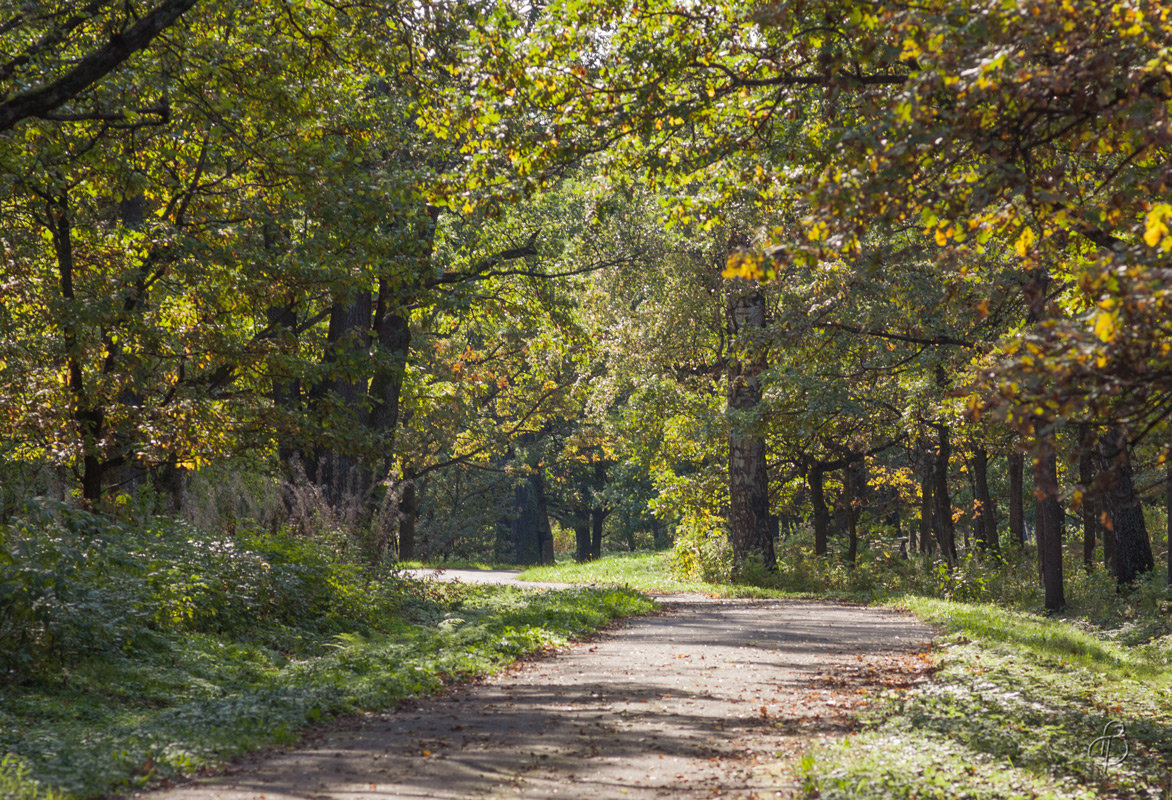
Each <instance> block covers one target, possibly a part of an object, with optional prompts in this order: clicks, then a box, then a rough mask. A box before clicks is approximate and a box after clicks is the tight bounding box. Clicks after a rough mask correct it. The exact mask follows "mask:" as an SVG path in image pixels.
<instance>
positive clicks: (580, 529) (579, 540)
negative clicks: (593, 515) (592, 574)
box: [574, 509, 591, 564]
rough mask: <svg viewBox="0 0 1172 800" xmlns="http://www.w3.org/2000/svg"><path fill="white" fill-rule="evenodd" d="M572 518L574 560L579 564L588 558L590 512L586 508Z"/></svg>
mask: <svg viewBox="0 0 1172 800" xmlns="http://www.w3.org/2000/svg"><path fill="white" fill-rule="evenodd" d="M581 511H582V513H581V514H580V515H579V516H577V517H576V518H575V519H574V560H575V561H577V562H578V563H579V564H582V563H585V562H587V561H589V560H590V557H591V556H590V514H589V512H587V511H586V509H582V510H581Z"/></svg>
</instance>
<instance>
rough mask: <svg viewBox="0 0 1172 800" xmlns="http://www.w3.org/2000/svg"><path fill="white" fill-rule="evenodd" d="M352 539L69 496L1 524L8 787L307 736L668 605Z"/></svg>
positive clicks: (106, 784) (65, 783) (115, 777)
mask: <svg viewBox="0 0 1172 800" xmlns="http://www.w3.org/2000/svg"><path fill="white" fill-rule="evenodd" d="M345 544H346V540H345V539H344V538H339V537H330V536H325V535H323V536H321V537H298V536H291V535H287V534H283V533H272V532H266V531H249V530H241V531H238V532H237V533H236V534H234V535H226V534H212V533H208V532H206V531H201V530H197V529H194V528H191V527H189V526H187V525H184V524H182V523H179V522H177V521H175V520H167V519H147V520H141V521H135V522H133V523H131V522H125V521H119V520H115V519H108V518H105V517H99V516H96V515H93V514H89V513H87V512H84V511H80V510H77V509H71V508H67V507H62V508H45V509H43V510H41V511H38V512H37V513H36V514H32V513H30V515H29V517H27V518H21V519H18V520H17V521H16V522H14V523H12V524H10V525H7V526H0V800H76V799H78V798H91V797H98V796H102V795H107V794H110V793H116V792H126V791H129V790H134V789H138V788H141V787H143V786H147V785H150V784H153V783H158V782H160V781H164V780H167V779H170V778H174V777H177V776H181V775H187V774H191V773H193V772H196V771H200V770H204V769H208V768H214V767H216V766H219V765H221V764H223V763H225V761H227V760H228V759H231V758H234V757H236V756H238V755H241V754H243V753H245V752H247V751H250V750H254V749H257V748H260V747H265V746H270V745H283V744H291V743H293V742H295V741H296V740H297V739H298V738H299V737H300V736H301V733H302V732H303V731H304V730H305V729H306V728H307V727H308V726H312V725H315V724H320V723H322V722H324V721H327V720H329V719H331V718H333V717H337V716H339V715H344V714H353V713H356V712H361V711H368V710H378V709H386V708H391V707H393V706H395V705H396V704H397V703H398V702H400V701H401V700H403V699H405V698H408V697H413V696H418V695H423V694H428V693H431V692H435V691H438V690H440V689H442V688H443V687H444V686H446V685H448V684H450V683H452V682H457V681H461V680H464V679H467V678H469V677H472V676H478V675H483V674H486V673H489V672H492V671H494V670H496V669H497V668H499V667H500V666H501V665H503V664H506V663H509V662H511V661H514V660H516V659H518V658H522V657H524V656H527V655H529V654H532V653H535V652H537V651H541V650H544V649H547V648H551V647H557V646H559V645H562V644H564V643H566V642H568V641H569V640H570V639H572V638H575V637H579V636H583V635H585V634H587V633H590V632H593V631H595V630H597V629H598V628H600V627H602V626H604V625H606V624H607V623H608V622H609V621H610V620H612V619H614V618H616V617H619V616H625V615H630V614H639V613H646V612H648V611H650V610H652V609H653V608H654V603H652V602H651V601H650V600H649V599H647V598H646V597H643V596H641V595H638V594H637V593H635V592H634V591H631V590H629V589H619V588H588V587H583V588H575V589H571V590H569V591H560V592H534V591H526V590H524V589H520V588H515V587H493V586H468V585H453V584H441V583H426V582H423V581H418V580H413V579H411V578H408V577H405V576H403V575H401V574H398V573H394V572H390V573H388V572H386V571H385V570H381V569H380V568H378V567H374V566H371V565H370V564H368V563H366V564H364V563H363V562H362V561H361V560H359V559H355V558H354V557H353V555H351V554H348V553H347V552H346V550H345V549H341V548H342V547H344V545H345Z"/></svg>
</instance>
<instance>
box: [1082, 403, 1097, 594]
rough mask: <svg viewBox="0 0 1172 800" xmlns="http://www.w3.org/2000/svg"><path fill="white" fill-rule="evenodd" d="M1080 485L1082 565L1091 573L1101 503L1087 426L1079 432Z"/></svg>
mask: <svg viewBox="0 0 1172 800" xmlns="http://www.w3.org/2000/svg"><path fill="white" fill-rule="evenodd" d="M1078 483H1079V486H1081V487H1082V505H1081V507H1080V508H1079V512H1080V514H1081V516H1082V563H1083V568H1084V569H1085V570H1086V571H1087V572H1090V571H1091V568H1092V567H1093V566H1094V565H1095V540H1096V539H1097V538H1098V537H1097V536H1096V534H1095V531H1096V530H1097V529H1098V526H1099V509H1098V506H1099V503H1098V501H1097V499H1096V497H1095V494H1094V484H1095V449H1094V446H1093V444H1092V443H1091V433H1090V430H1089V429H1088V428H1087V427H1086V426H1081V427H1080V431H1079V446H1078Z"/></svg>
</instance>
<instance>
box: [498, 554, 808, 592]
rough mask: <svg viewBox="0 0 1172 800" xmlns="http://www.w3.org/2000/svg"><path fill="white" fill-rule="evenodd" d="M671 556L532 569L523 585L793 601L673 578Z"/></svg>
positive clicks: (636, 556) (752, 588)
mask: <svg viewBox="0 0 1172 800" xmlns="http://www.w3.org/2000/svg"><path fill="white" fill-rule="evenodd" d="M670 555H671V554H670V553H667V552H658V553H615V554H612V555H606V556H603V557H602V558H600V559H598V560H596V561H587V562H584V563H576V562H567V563H564V564H558V565H556V566H550V567H530V568H529V569H527V570H525V571H524V572H522V573H521V575H520V576H518V577H519V579H520V580H523V581H551V582H557V583H585V584H598V585H604V586H626V587H629V588H631V589H637V590H638V591H641V592H651V593H655V594H672V593H691V594H706V595H711V596H713V597H793V596H794V595H793V593H791V592H785V591H781V590H778V589H767V588H762V587H758V586H738V585H735V584H727V583H706V582H704V581H689V580H681V579H679V578H677V577H675V576H674V575H673V574H672V571H671V567H670V564H669V559H670Z"/></svg>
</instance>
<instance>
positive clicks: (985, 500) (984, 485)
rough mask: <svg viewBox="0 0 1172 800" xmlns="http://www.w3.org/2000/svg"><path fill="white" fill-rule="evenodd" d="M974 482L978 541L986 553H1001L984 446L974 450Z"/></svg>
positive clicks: (995, 510)
mask: <svg viewBox="0 0 1172 800" xmlns="http://www.w3.org/2000/svg"><path fill="white" fill-rule="evenodd" d="M973 484H974V485H975V487H976V492H975V494H976V501H977V504H976V505H977V518H976V526H977V541H978V544H979V546H980V548H981V551H982V552H984V553H994V554H997V553H1000V552H1001V542H1000V541H999V540H998V537H997V507H996V506H995V505H994V504H993V496H992V494H990V492H989V453H988V451H986V450H985V448H984V447H980V446H978V447H976V448H974V450H973Z"/></svg>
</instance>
